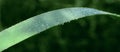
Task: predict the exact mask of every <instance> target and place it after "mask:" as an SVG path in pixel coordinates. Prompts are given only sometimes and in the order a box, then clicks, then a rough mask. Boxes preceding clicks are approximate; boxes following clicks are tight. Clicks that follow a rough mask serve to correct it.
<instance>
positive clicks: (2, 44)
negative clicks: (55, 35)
mask: <svg viewBox="0 0 120 52" xmlns="http://www.w3.org/2000/svg"><path fill="white" fill-rule="evenodd" d="M103 14H105V15H114V16H118V17H120V16H119V15H117V14H112V13H109V12H104V11H100V10H96V9H92V8H79V7H75V8H65V9H59V10H54V11H50V12H46V13H43V14H40V15H37V16H34V17H31V18H29V19H27V20H25V21H22V22H20V23H18V24H16V25H13V26H12V27H10V28H7V29H5V30H3V31H1V32H0V51H3V50H5V49H7V48H9V47H11V46H13V45H15V44H17V43H19V42H21V41H23V40H25V39H27V38H29V37H31V36H33V35H35V34H38V33H40V32H42V31H45V30H46V29H48V28H51V27H53V26H56V25H59V24H64V23H65V22H69V21H71V20H75V19H78V18H82V17H86V16H91V15H103Z"/></svg>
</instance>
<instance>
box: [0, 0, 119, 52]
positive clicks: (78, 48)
mask: <svg viewBox="0 0 120 52" xmlns="http://www.w3.org/2000/svg"><path fill="white" fill-rule="evenodd" d="M67 7H90V8H96V9H99V10H104V11H108V12H113V13H117V14H120V0H0V31H1V30H4V29H6V28H8V27H10V26H12V25H14V24H16V23H18V22H21V21H23V20H25V19H28V18H30V17H32V16H35V15H38V14H41V13H44V12H47V11H51V10H55V9H61V8H67ZM119 30H120V18H117V17H114V16H103V15H102V16H101V15H97V16H90V17H87V18H83V19H78V20H74V21H72V22H70V23H65V24H64V25H59V26H55V27H53V28H50V29H48V30H46V31H44V32H42V33H40V34H38V35H35V36H33V37H31V38H29V39H27V40H25V41H22V42H21V43H19V44H16V45H15V46H12V47H10V48H9V49H7V50H5V51H3V52H120V31H119ZM3 41H4V40H3Z"/></svg>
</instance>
